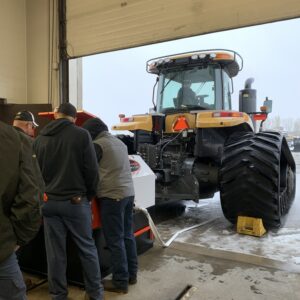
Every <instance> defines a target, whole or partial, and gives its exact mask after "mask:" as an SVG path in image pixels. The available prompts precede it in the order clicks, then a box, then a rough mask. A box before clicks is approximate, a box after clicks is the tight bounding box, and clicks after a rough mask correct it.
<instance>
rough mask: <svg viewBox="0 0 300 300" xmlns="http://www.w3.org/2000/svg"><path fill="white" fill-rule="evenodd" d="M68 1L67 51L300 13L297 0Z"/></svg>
mask: <svg viewBox="0 0 300 300" xmlns="http://www.w3.org/2000/svg"><path fill="white" fill-rule="evenodd" d="M66 3H67V42H68V47H67V51H68V54H69V56H70V57H79V56H85V55H89V54H94V53H101V52H106V51H112V50H118V49H124V48H129V47H134V46H141V45H146V44H151V43H156V42H161V41H167V40H172V39H177V38H182V37H188V36H194V35H199V34H204V33H209V32H215V31H221V30H225V29H231V28H238V27H243V26H249V25H255V24H262V23H267V22H272V21H277V20H283V19H289V18H294V17H299V16H300V1H299V0H226V1H223V0H84V1H82V0H67V2H66ZM254 42H255V41H254ZM260 46H261V45H260Z"/></svg>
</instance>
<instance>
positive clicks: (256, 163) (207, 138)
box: [112, 50, 295, 228]
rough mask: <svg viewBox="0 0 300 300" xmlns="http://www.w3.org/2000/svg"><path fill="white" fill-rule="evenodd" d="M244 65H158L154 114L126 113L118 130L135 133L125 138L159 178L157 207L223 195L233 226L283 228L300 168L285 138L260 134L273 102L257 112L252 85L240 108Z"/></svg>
mask: <svg viewBox="0 0 300 300" xmlns="http://www.w3.org/2000/svg"><path fill="white" fill-rule="evenodd" d="M242 66H243V60H242V58H241V56H240V55H239V54H238V53H236V52H234V51H230V50H204V51H195V52H189V53H181V54H176V55H171V56H166V57H159V58H155V59H152V60H150V61H148V62H147V71H148V72H149V73H151V74H154V75H156V76H157V79H156V82H155V85H154V88H153V109H151V110H150V112H149V113H148V114H143V115H134V116H130V117H126V116H124V115H120V123H119V124H117V125H114V126H113V127H112V129H113V130H122V131H124V130H129V131H131V132H132V133H133V137H131V136H126V135H119V138H120V139H122V140H123V141H124V143H126V145H127V146H128V149H129V153H130V154H133V153H138V154H139V155H141V156H142V158H143V159H144V160H145V161H146V163H147V164H148V165H149V166H150V168H151V169H152V170H153V172H154V173H155V174H156V203H163V202H167V201H176V200H194V201H198V200H199V199H205V198H211V197H212V196H213V195H214V193H216V192H217V191H220V197H221V205H222V209H223V213H224V215H225V217H226V218H227V219H228V220H229V221H230V222H232V223H236V221H237V218H238V216H249V217H255V218H262V220H263V223H264V225H265V226H266V227H267V228H270V227H279V226H280V225H281V224H282V221H283V216H284V215H285V214H286V213H287V212H288V210H289V208H290V206H291V203H292V201H293V199H294V197H295V162H294V159H293V156H292V154H291V152H290V150H289V147H288V145H287V141H286V139H285V137H284V136H283V135H282V134H281V133H279V132H267V131H263V130H262V126H260V128H259V130H256V122H257V121H256V120H260V121H261V122H260V123H261V125H262V124H263V121H264V120H265V119H266V117H267V115H268V113H269V112H270V111H271V100H266V101H265V104H266V105H265V106H263V107H262V110H261V111H260V112H257V111H256V90H254V89H252V88H251V84H252V82H253V80H252V79H249V80H247V81H246V85H245V88H244V89H243V90H241V91H240V98H239V111H234V110H232V107H231V95H232V91H233V81H232V78H233V77H235V76H236V75H237V74H238V73H239V72H240V71H241V69H242ZM155 89H157V97H156V101H154V94H155ZM256 131H258V132H256Z"/></svg>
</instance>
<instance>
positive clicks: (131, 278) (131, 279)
mask: <svg viewBox="0 0 300 300" xmlns="http://www.w3.org/2000/svg"><path fill="white" fill-rule="evenodd" d="M128 283H129V284H131V285H132V284H136V283H137V278H136V276H134V277H129V280H128Z"/></svg>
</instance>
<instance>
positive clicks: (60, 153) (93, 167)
mask: <svg viewBox="0 0 300 300" xmlns="http://www.w3.org/2000/svg"><path fill="white" fill-rule="evenodd" d="M54 117H55V120H54V121H52V122H50V123H49V124H48V125H47V126H46V127H45V128H44V129H43V130H42V131H41V132H40V135H39V136H38V137H37V138H36V139H35V141H34V151H35V153H36V155H37V158H38V161H39V164H40V168H41V171H42V174H43V177H44V180H45V184H46V196H47V197H46V198H45V203H44V204H43V206H42V215H43V218H44V232H45V243H46V252H47V262H48V282H49V291H50V295H51V296H52V299H57V300H58V299H59V300H61V299H67V294H68V289H67V281H66V265H67V258H66V235H67V231H68V232H70V233H71V236H72V238H73V240H74V242H75V244H76V245H77V247H78V249H79V251H78V254H79V257H80V260H81V264H82V268H83V274H84V280H85V289H86V292H87V294H88V295H89V297H90V299H93V300H102V299H103V286H102V284H101V275H100V266H99V259H98V254H97V249H96V246H95V242H94V240H93V237H92V224H91V220H92V218H91V206H90V200H91V199H92V197H93V196H95V194H96V187H97V183H98V164H97V160H96V155H95V151H94V148H93V144H92V140H91V138H90V136H89V134H88V132H87V131H86V130H84V129H82V128H80V127H77V126H76V125H75V124H74V123H75V121H76V108H75V107H74V106H73V105H72V104H70V103H63V104H61V105H60V106H59V108H58V110H57V111H56V112H55V113H54Z"/></svg>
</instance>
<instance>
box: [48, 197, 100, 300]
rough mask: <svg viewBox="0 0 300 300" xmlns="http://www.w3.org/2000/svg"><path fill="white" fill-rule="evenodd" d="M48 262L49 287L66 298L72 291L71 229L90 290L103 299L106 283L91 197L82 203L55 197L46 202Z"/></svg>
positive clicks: (57, 298)
mask: <svg viewBox="0 0 300 300" xmlns="http://www.w3.org/2000/svg"><path fill="white" fill-rule="evenodd" d="M42 214H43V217H44V232H45V244H46V252H47V263H48V282H49V291H50V295H51V296H52V299H53V300H66V299H67V295H68V289H67V279H66V268H67V257H66V237H67V232H70V233H71V236H72V239H73V241H74V242H75V244H76V246H77V248H78V252H79V253H78V254H79V258H80V261H81V266H82V269H83V276H84V283H85V289H86V292H87V294H88V295H89V297H90V299H92V300H102V299H103V286H102V284H101V274H100V266H99V259H98V253H97V248H96V246H95V242H94V240H93V237H92V224H91V220H92V217H91V207H90V203H89V201H88V200H87V199H83V200H82V201H81V202H80V203H79V204H72V203H71V201H69V200H66V201H51V200H49V201H48V202H46V203H45V204H44V205H43V206H42Z"/></svg>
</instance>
